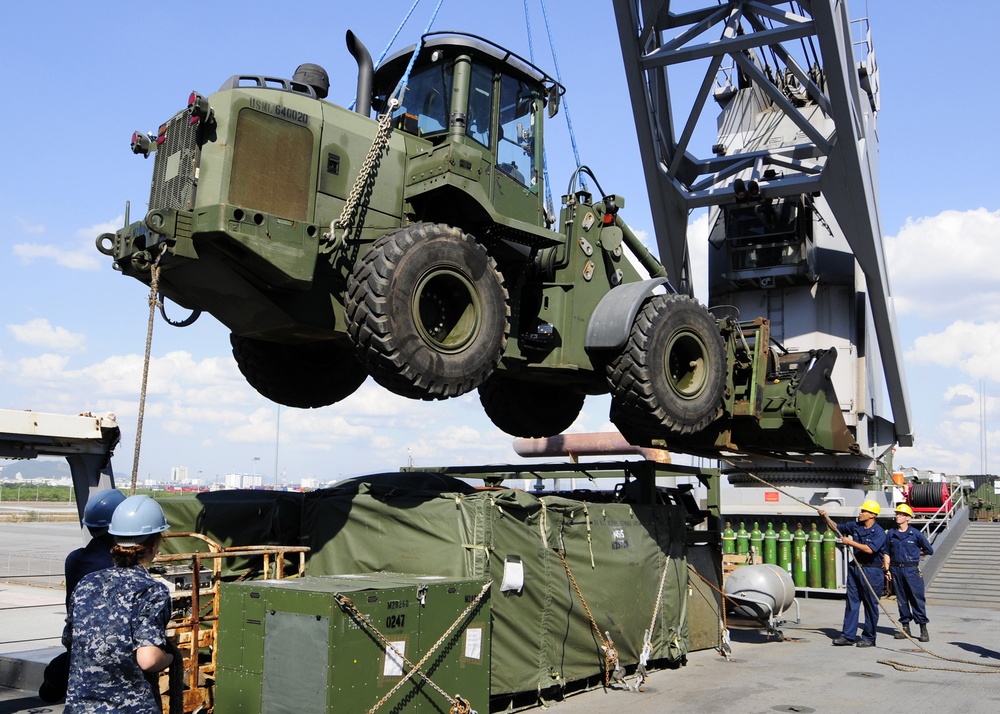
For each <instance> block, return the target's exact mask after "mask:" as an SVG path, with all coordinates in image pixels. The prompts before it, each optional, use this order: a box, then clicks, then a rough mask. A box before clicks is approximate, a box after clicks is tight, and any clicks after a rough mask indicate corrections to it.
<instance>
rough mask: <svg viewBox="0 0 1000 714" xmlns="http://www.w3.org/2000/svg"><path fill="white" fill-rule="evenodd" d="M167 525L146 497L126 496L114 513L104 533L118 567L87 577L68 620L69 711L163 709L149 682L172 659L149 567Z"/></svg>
mask: <svg viewBox="0 0 1000 714" xmlns="http://www.w3.org/2000/svg"><path fill="white" fill-rule="evenodd" d="M167 527H168V526H167V522H166V519H165V518H164V516H163V511H162V510H161V509H160V506H159V504H157V503H156V502H155V501H153V500H152V499H150V498H149V497H148V496H132V497H130V498H127V499H125V500H124V501H123V502H122V503H121V505H120V506H118V508H117V509H116V510H115V513H114V516H113V517H112V521H111V527H110V529H109V530H110V532H111V533H112V534H113V535H114V536H115V546H114V548H113V549H112V552H111V555H112V558H113V559H114V561H115V567H114V568H109V569H107V570H101V571H98V572H96V573H91V574H90V575H87V576H86V577H84V578H83V579H82V580H81V581H80V583H79V584H78V585H77V586H76V589H75V590H74V591H73V595H72V598H71V599H70V607H69V610H68V612H67V615H66V627H65V629H64V631H63V644H64V645H65V646H66V647H67V648H68V649H69V650H70V674H69V686H68V689H67V695H66V708H65V709H64V711H65V712H67V714H82V713H84V712H86V713H87V714H103V713H105V712H107V713H108V714H111V713H113V712H119V713H126V714H157V713H158V712H160V711H161V707H160V696H159V693H158V690H157V689H156V688H155V687H154V685H153V682H155V681H156V679H155V673H156V672H159V671H160V670H161V669H163V668H165V667H167V666H168V665H169V664H170V662H171V661H172V656H171V655H170V654H169V653H167V652H166V651H164V649H163V648H164V647H165V646H166V644H167V639H166V627H167V623H168V621H169V619H170V594H169V592H168V591H167V587H166V586H165V585H164V584H163V583H160V582H157V581H155V580H153V578H151V577H150V575H149V573H148V572H147V570H146V568H147V567H148V566H149V565H150V564H151V563H152V562H153V558H154V557H156V553H157V551H158V548H159V544H160V540H161V535H160V533H161V532H162V531H164V530H166V529H167ZM147 676H148V677H149V680H147ZM150 680H151V681H150Z"/></svg>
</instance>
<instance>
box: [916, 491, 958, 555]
mask: <svg viewBox="0 0 1000 714" xmlns="http://www.w3.org/2000/svg"><path fill="white" fill-rule="evenodd" d="M948 487H949V488H948V498H946V499H945V500H944V503H942V504H941V506H940V507H939V508H938V509H937V510H936V511H934V513H932V514H931V515H929V516H927V522H926V523H925V524H924V525H923V526H922V527H921V528H920V532H921V533H923V534H924V535H925V536H927V540H929V541H930V542H931V544H933V543H934V539H935V538H937V537H938V536H939V535H940V534H942V533H944V532H945V531H947V530H948V528H950V527H951V522H952V520H953V519H954V518H955V515H956V514H957V513H960V512H961V511H962V509H964V508H965V489H964V488H962V486H961V484H959V483H958V482H955V483H951V482H948Z"/></svg>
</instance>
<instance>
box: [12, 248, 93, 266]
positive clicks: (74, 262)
mask: <svg viewBox="0 0 1000 714" xmlns="http://www.w3.org/2000/svg"><path fill="white" fill-rule="evenodd" d="M12 251H13V252H14V255H15V256H17V257H18V258H20V259H21V262H22V263H23V264H25V265H29V264H31V263H34V262H35V261H36V260H51V261H53V262H54V263H56V265H60V266H62V267H63V268H70V269H71V270H97V269H99V268H100V267H101V265H102V262H101V261H100V260H98V256H97V251H96V250H95V249H94V248H93V246H87V247H83V246H81V247H78V248H74V249H70V250H67V249H65V248H61V247H59V246H56V245H43V244H40V243H17V244H15V245H14V247H13V248H12Z"/></svg>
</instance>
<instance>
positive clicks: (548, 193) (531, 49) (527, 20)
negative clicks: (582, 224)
mask: <svg viewBox="0 0 1000 714" xmlns="http://www.w3.org/2000/svg"><path fill="white" fill-rule="evenodd" d="M524 27H525V30H526V31H527V33H528V59H530V60H531V64H538V63H537V62H535V42H534V37H533V33H532V31H531V15H530V13H529V12H528V0H524ZM553 52H554V50H553ZM577 164H579V159H578V160H577ZM542 179H543V181H544V182H545V210H546V212H547V213H548V215H550V216H552V217H553V220H555V218H554V217H555V204H554V203H553V202H552V187H551V184H550V183H549V152H548V149H546V148H545V146H544V145H543V146H542Z"/></svg>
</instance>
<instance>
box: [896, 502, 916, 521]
mask: <svg viewBox="0 0 1000 714" xmlns="http://www.w3.org/2000/svg"><path fill="white" fill-rule="evenodd" d="M896 513H905V514H906V515H908V516H909V517H910V518H913V509H912V508H910V507H909V506H907V505H906V504H905V503H900V504H899V505H898V506H896Z"/></svg>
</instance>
